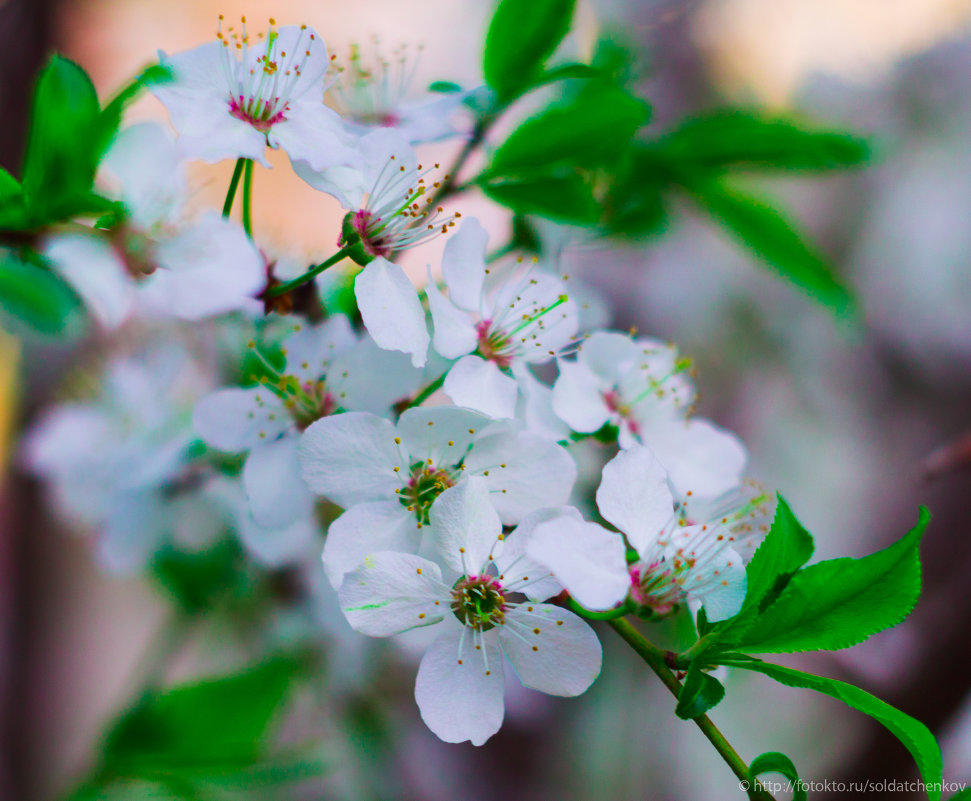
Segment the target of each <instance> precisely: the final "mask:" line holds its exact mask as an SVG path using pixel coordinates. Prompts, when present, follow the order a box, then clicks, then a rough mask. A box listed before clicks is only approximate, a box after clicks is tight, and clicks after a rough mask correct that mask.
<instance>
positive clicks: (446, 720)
mask: <svg viewBox="0 0 971 801" xmlns="http://www.w3.org/2000/svg"><path fill="white" fill-rule="evenodd" d="M490 635H494V631H492V632H486V633H485V635H484V636H482V637H481V643H478V644H480V645H481V646H482V649H481V650H478V651H477V650H475V647H474V645H473V643H472V636H471V634H470V633H468V632H467V633H466V634H465V635H464V642H462V650H461V656H460V655H459V654H460V651H459V643H460V638H461V637H462V628H461V627H460V626H459V625H458V623H457V622H456V625H455V626H454V627H449V630H448V631H446V632H444V633H443V634H442V635H441V636H440V637H439V638H438V639H437V640H435V642H434V643H433V644H432V646H431V648H429V649H428V651H426V652H425V656H424V658H422V660H421V665H420V666H419V668H418V677H417V678H416V680H415V700H416V701H417V702H418V709H419V710H420V711H421V717H422V720H424V721H425V724H426V725H427V726H428V728H429V729H431V730H432V731H433V732H434V733H435V734H436V735H438V737H439V738H441V739H442V740H444V741H445V742H447V743H461V742H464V741H465V740H470V741H471V742H472V745H482V744H483V743H484V742H485V741H486V740H488V739H489V738H490V737H491V736H492V735H493V734H495V733H496V732H497V731H499V727H500V726H502V718H503V714H504V707H503V698H502V696H503V680H502V654H501V652H500V651H499V647H498V645H497V641H496V637H495V636H490ZM487 664H488V667H486V665H487Z"/></svg>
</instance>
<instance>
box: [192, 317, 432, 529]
mask: <svg viewBox="0 0 971 801" xmlns="http://www.w3.org/2000/svg"><path fill="white" fill-rule="evenodd" d="M295 328H296V329H297V330H296V331H295V332H294V333H293V334H291V335H290V336H289V337H288V338H287V339H286V340H285V341H284V343H283V349H284V351H285V355H286V365H285V367H284V368H283V369H282V370H280V371H279V372H278V373H277V372H275V371H274V368H273V367H272V366H271V365H269V364H266V365H264V369H265V370H266V371H267V372H271V371H272V372H273V373H274V374H273V376H272V377H265V378H264V379H263V380H262V381H261V384H260V385H259V386H256V387H249V388H238V387H233V388H227V389H221V390H219V391H217V392H215V393H213V394H212V395H209V396H208V397H206V398H204V399H203V400H202V401H201V402H200V403H199V405H198V406H197V407H196V410H195V416H194V421H195V426H196V429H197V430H198V431H199V434H200V435H201V436H202V438H203V439H204V440H205V441H206V442H207V443H208V444H209V445H211V446H212V447H214V448H218V449H219V450H222V451H228V452H233V453H237V452H242V451H248V452H249V456H248V457H247V459H246V464H245V466H244V468H243V486H244V488H245V490H246V495H247V497H248V498H249V501H250V504H251V509H252V514H253V518H254V520H255V521H256V522H257V523H258V524H259V525H261V526H264V527H269V528H285V527H288V526H290V525H292V524H294V523H296V522H297V521H299V520H303V519H306V518H307V517H309V515H310V513H311V510H312V508H313V505H314V498H313V494H312V493H311V492H310V490H309V489H308V488H307V487H306V485H305V484H304V482H303V480H302V479H301V477H300V466H299V463H298V461H297V445H298V442H299V439H300V432H301V431H303V430H304V429H305V428H306V427H307V426H308V425H310V424H311V423H313V422H314V421H315V420H319V419H320V418H322V417H325V416H326V415H329V414H334V413H336V412H339V411H341V410H345V409H355V410H365V409H366V410H370V411H373V412H377V413H384V412H386V411H387V410H388V408H389V407H390V406H391V404H392V403H394V402H395V401H396V400H399V399H400V398H403V397H405V396H407V395H409V394H411V393H412V392H414V390H415V389H416V388H417V385H418V381H419V379H420V373H419V371H417V370H415V369H414V368H413V367H411V365H410V364H409V363H408V360H407V359H406V358H405V357H404V356H402V355H401V354H396V353H392V352H390V351H386V350H382V349H381V348H379V347H377V346H376V345H375V344H374V343H373V342H372V341H371V340H370V339H369V338H364V339H361V340H359V339H358V338H357V336H356V335H355V334H354V331H353V330H352V328H351V324H350V321H349V320H348V319H347V318H346V317H344V316H343V315H336V316H335V317H332V318H331V319H329V320H328V321H327V322H326V323H323V324H322V325H319V326H313V327H304V326H300V325H297V326H295Z"/></svg>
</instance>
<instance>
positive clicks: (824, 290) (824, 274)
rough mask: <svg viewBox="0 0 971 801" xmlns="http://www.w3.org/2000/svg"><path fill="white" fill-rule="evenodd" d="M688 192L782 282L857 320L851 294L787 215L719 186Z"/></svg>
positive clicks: (702, 185) (699, 184) (695, 186)
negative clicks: (781, 279) (770, 268)
mask: <svg viewBox="0 0 971 801" xmlns="http://www.w3.org/2000/svg"><path fill="white" fill-rule="evenodd" d="M687 188H688V189H689V191H690V192H691V194H692V195H693V197H694V198H695V200H696V201H697V202H698V203H699V204H700V205H701V206H702V207H703V208H705V209H706V210H707V211H708V212H709V213H710V214H711V216H712V217H714V218H715V219H716V220H717V221H718V222H719V223H721V224H722V225H723V226H724V227H725V228H727V229H728V230H729V231H731V232H732V233H733V234H735V236H736V237H738V239H739V240H740V241H741V242H742V243H743V244H745V245H746V246H747V247H748V248H749V249H750V250H751V251H752V252H753V253H754V254H755V255H757V256H759V257H760V258H761V259H762V260H763V261H765V262H766V263H767V264H769V265H770V266H772V267H773V268H775V270H776V272H778V273H779V274H780V275H781V276H782V277H784V278H786V279H787V280H789V281H790V282H792V283H793V284H795V285H796V286H797V287H799V288H800V289H802V290H803V291H804V292H805V293H806V294H807V295H809V297H811V298H813V299H814V300H816V301H818V302H819V303H821V304H823V305H824V306H826V307H828V308H829V309H831V310H832V311H833V312H834V313H835V314H836V315H837V316H840V317H844V316H853V315H855V314H856V311H857V308H856V301H855V299H854V298H853V295H852V294H851V293H850V290H849V289H848V288H847V287H846V286H845V285H844V284H843V282H842V281H841V280H840V279H839V278H838V277H837V276H836V274H835V273H834V272H833V268H832V267H831V266H830V264H829V263H828V262H827V260H826V259H825V258H823V256H821V255H820V254H819V253H818V252H817V251H816V249H815V248H814V247H812V246H811V245H810V244H809V243H808V242H807V241H806V239H805V237H803V235H802V234H801V233H799V231H798V230H797V229H796V227H795V225H794V224H793V223H792V222H791V221H790V220H788V219H787V218H786V216H785V215H784V214H783V213H782V212H781V211H779V210H778V209H776V208H773V207H772V206H771V205H769V204H768V203H765V202H764V201H762V200H759V199H758V198H755V197H751V196H749V195H745V194H743V193H741V192H738V191H737V190H735V189H732V188H730V187H728V186H727V185H725V184H723V183H721V182H718V181H713V180H707V181H689V185H688V187H687Z"/></svg>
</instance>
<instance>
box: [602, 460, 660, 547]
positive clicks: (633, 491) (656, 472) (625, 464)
mask: <svg viewBox="0 0 971 801" xmlns="http://www.w3.org/2000/svg"><path fill="white" fill-rule="evenodd" d="M597 508H598V509H600V514H602V515H603V516H604V519H605V520H607V521H608V522H610V523H613V525H615V526H616V527H617V528H619V529H620V530H621V531H623V532H624V534H626V535H627V539H628V541H629V542H630V544H631V545H632V546H633V548H634V550H636V551H637V552H638V553H639V554H644V553H645V552H646V551H647V549H648V548H650V547H651V546H652V545H653V544H654V543H655V542H657V538H658V536H659V535H660V534H661V532H662V531H663V530H664V528H665V526H667V524H668V523H669V522H670V520H671V517H672V516H673V514H674V497H673V496H672V495H671V490H670V489H669V487H668V475H667V471H666V470H665V469H664V466H663V465H662V464H661V463H660V462H659V461H658V460H657V459H655V458H654V455H653V454H652V453H651V451H650V450H648V449H647V448H645V447H643V446H641V445H637V446H635V447H633V448H631V449H630V450H626V451H621V452H620V453H618V454H617V455H616V456H615V457H614V458H613V459H611V460H610V461H609V462H607V464H606V465H605V466H604V469H603V478H602V479H601V481H600V487H599V488H598V489H597Z"/></svg>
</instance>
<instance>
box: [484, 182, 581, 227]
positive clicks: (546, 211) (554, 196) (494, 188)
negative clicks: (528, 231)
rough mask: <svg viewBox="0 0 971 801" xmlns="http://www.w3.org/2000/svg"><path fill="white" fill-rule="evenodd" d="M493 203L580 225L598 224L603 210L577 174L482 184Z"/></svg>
mask: <svg viewBox="0 0 971 801" xmlns="http://www.w3.org/2000/svg"><path fill="white" fill-rule="evenodd" d="M480 186H481V188H482V191H483V192H485V193H486V195H488V196H489V197H490V198H492V200H494V201H495V202H496V203H499V204H500V205H502V206H506V207H507V208H510V209H512V210H513V211H514V212H518V213H520V214H535V215H537V216H539V217H546V218H547V219H551V220H556V221H558V222H564V223H574V224H577V225H592V224H594V223H596V222H597V219H598V218H599V216H600V210H599V208H598V206H597V201H596V199H595V198H594V196H593V191H592V190H591V188H590V185H589V184H588V183H587V182H586V180H584V178H583V176H581V175H579V174H578V173H575V172H574V173H570V172H568V173H566V174H564V175H560V176H540V177H537V178H526V179H523V180H508V181H495V182H487V183H482V184H480Z"/></svg>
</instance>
